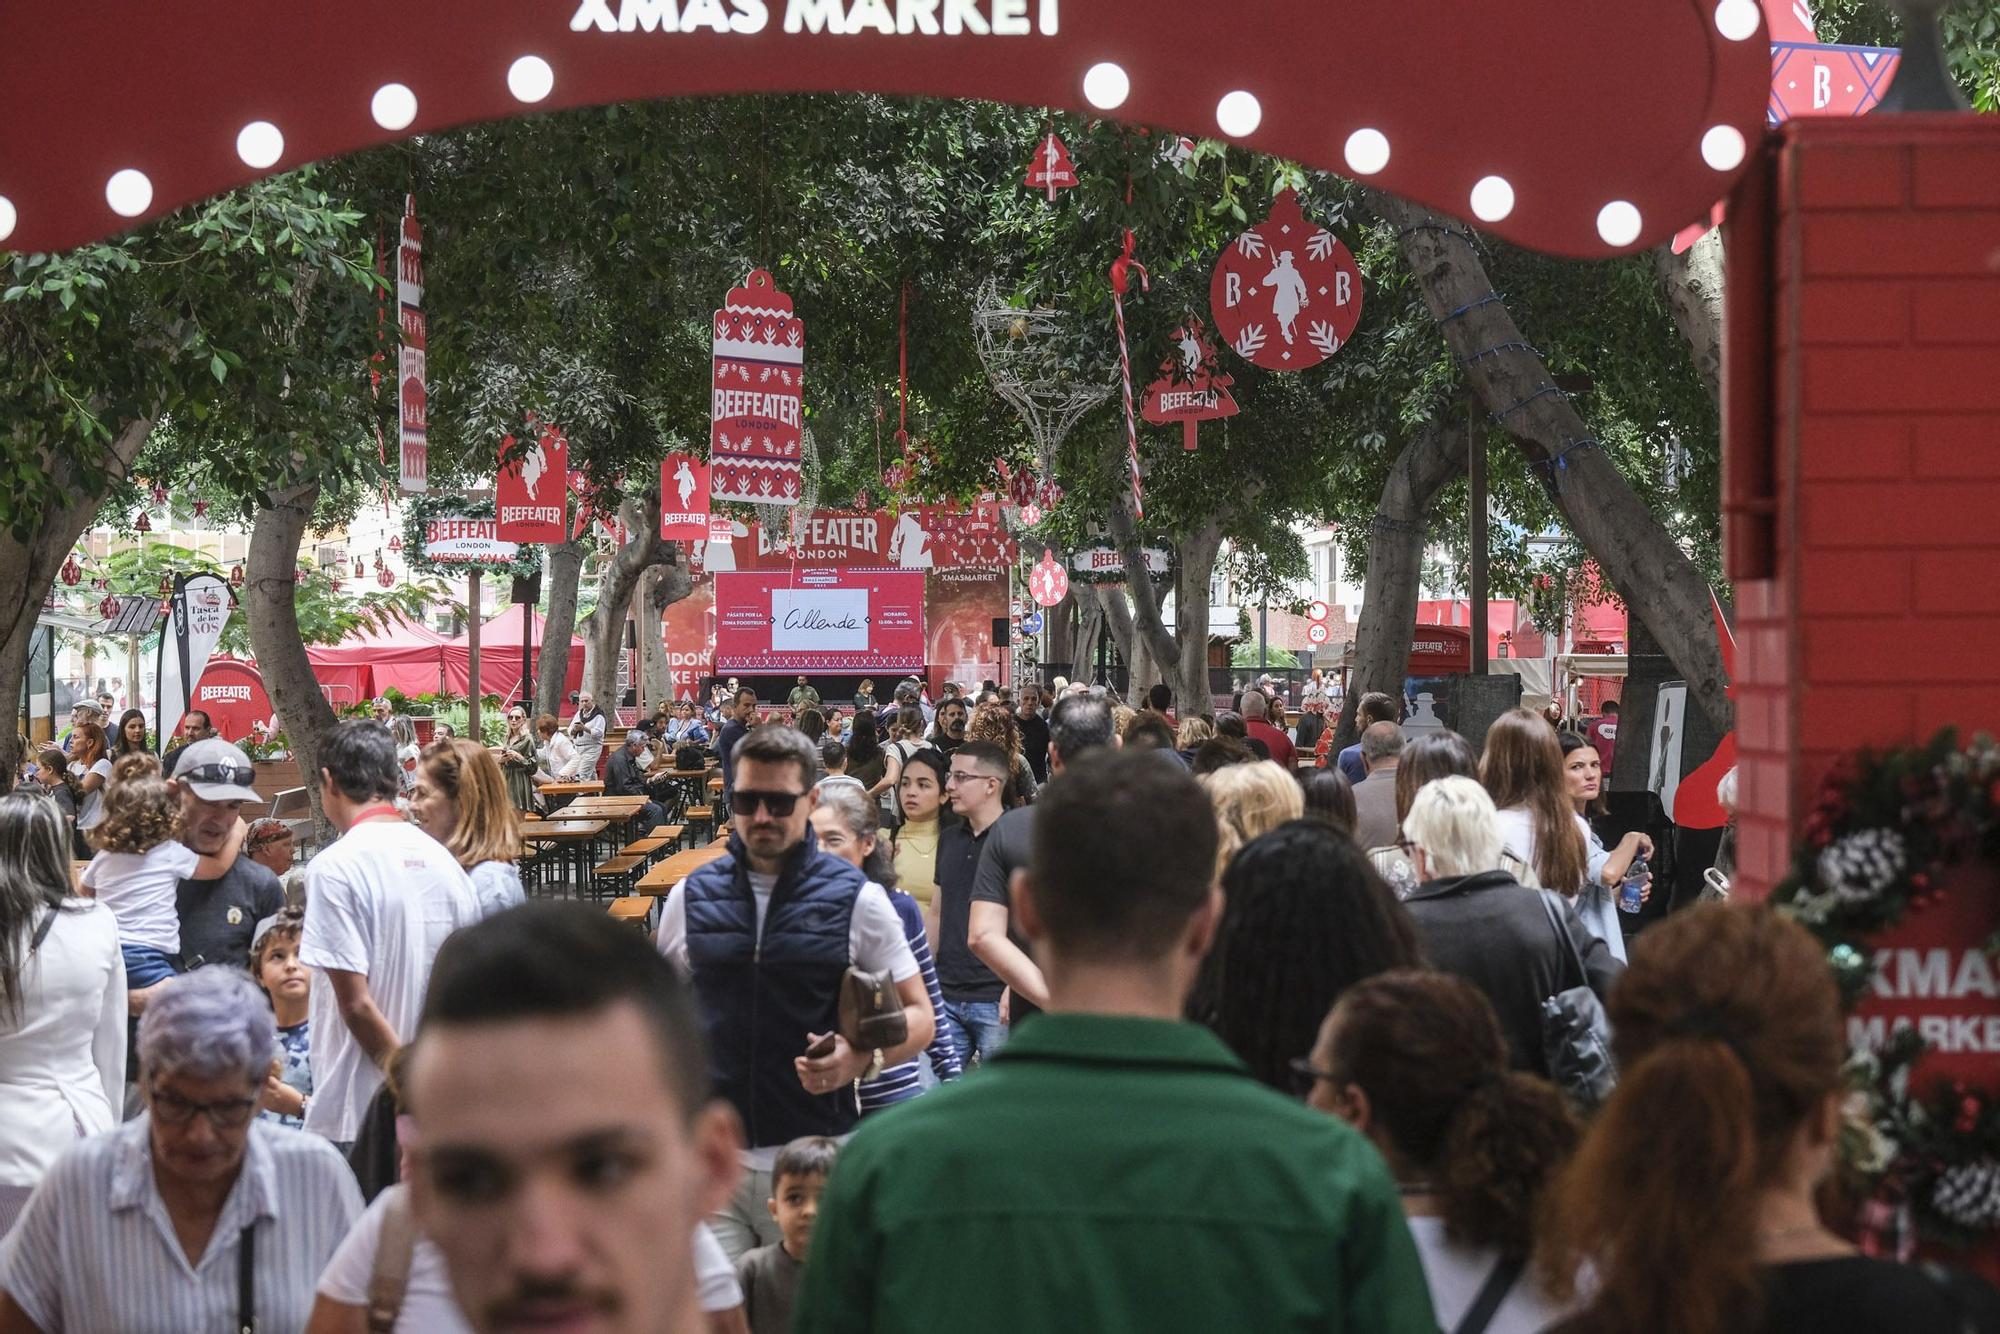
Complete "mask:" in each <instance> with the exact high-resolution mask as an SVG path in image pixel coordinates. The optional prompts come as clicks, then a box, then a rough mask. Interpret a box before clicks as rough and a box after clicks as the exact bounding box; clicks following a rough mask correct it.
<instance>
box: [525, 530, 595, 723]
mask: <svg viewBox="0 0 2000 1334" xmlns="http://www.w3.org/2000/svg"><path fill="white" fill-rule="evenodd" d="M583 555H584V544H583V543H582V542H562V543H558V544H557V545H555V546H552V547H550V548H549V563H548V587H549V614H548V619H547V620H545V621H543V622H542V652H541V661H540V662H539V663H538V664H537V665H536V670H535V712H536V713H537V714H544V713H546V714H552V715H554V716H555V717H557V718H560V717H562V716H563V713H564V708H563V705H564V702H565V701H564V699H563V696H564V695H565V694H566V693H567V692H568V688H569V686H568V683H569V641H570V640H571V638H573V637H574V636H575V634H576V586H577V584H578V583H580V582H581V581H582V579H583Z"/></svg>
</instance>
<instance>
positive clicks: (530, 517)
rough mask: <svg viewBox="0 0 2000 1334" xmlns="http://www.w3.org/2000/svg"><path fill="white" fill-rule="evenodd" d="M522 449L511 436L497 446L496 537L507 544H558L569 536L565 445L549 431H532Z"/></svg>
mask: <svg viewBox="0 0 2000 1334" xmlns="http://www.w3.org/2000/svg"><path fill="white" fill-rule="evenodd" d="M529 425H530V428H531V429H533V430H535V432H536V435H535V438H534V439H533V440H531V441H529V442H528V444H527V446H526V448H522V447H521V446H520V445H519V444H517V443H516V441H515V439H514V437H513V436H511V435H510V436H507V437H506V438H505V439H503V440H502V441H501V442H500V471H499V473H498V474H497V475H496V476H495V478H494V487H493V492H494V496H493V504H494V508H495V511H496V513H497V515H498V532H499V536H500V538H501V539H502V540H503V541H507V542H561V541H562V540H563V538H564V537H566V536H567V535H568V532H569V529H568V526H567V525H566V524H565V522H564V520H565V518H566V514H565V509H566V506H567V504H568V499H569V497H568V489H569V488H568V481H569V440H568V438H567V437H565V436H564V435H563V433H562V432H561V431H559V430H557V429H556V428H555V427H553V426H546V425H544V426H539V427H536V426H535V425H534V424H533V423H532V422H531V423H529Z"/></svg>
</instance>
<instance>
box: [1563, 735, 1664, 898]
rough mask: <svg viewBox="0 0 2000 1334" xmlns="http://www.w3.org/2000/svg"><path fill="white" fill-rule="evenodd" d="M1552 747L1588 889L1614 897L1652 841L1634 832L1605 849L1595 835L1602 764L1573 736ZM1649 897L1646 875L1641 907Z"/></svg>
mask: <svg viewBox="0 0 2000 1334" xmlns="http://www.w3.org/2000/svg"><path fill="white" fill-rule="evenodd" d="M1556 744H1557V745H1558V746H1560V747H1562V761H1563V782H1564V783H1565V784H1566V785H1567V794H1568V796H1569V800H1570V805H1571V806H1573V807H1574V808H1575V810H1576V813H1577V816H1578V818H1579V819H1581V820H1582V821H1583V837H1584V842H1585V855H1584V865H1585V866H1586V868H1587V871H1586V874H1587V876H1588V878H1589V881H1590V883H1591V885H1592V886H1596V885H1602V886H1604V889H1605V892H1606V893H1607V894H1610V895H1614V896H1615V895H1616V894H1617V892H1618V886H1619V884H1620V883H1621V882H1622V881H1623V880H1624V879H1625V873H1626V872H1627V871H1630V870H1631V869H1632V863H1633V862H1634V861H1636V860H1638V859H1639V858H1640V857H1646V858H1651V857H1652V855H1653V840H1652V839H1651V838H1649V837H1647V836H1646V834H1645V833H1644V832H1643V831H1641V830H1637V829H1634V830H1632V831H1631V832H1630V833H1628V834H1626V835H1625V837H1623V838H1621V839H1619V840H1618V846H1617V847H1615V848H1609V849H1607V848H1606V847H1605V846H1604V840H1603V839H1602V838H1601V837H1599V835H1598V832H1597V821H1598V820H1599V819H1601V818H1602V817H1603V816H1604V813H1605V802H1604V761H1603V760H1602V759H1601V758H1600V757H1599V756H1598V754H1597V747H1595V746H1593V745H1591V744H1590V743H1589V742H1588V741H1585V740H1584V739H1583V738H1582V737H1580V736H1578V735H1577V734H1576V733H1574V732H1563V733H1561V734H1560V735H1558V736H1557V737H1556ZM1652 894H1653V876H1652V872H1651V871H1647V872H1646V875H1645V884H1644V887H1643V888H1642V889H1641V890H1640V891H1639V901H1640V902H1641V903H1644V902H1645V901H1646V900H1647V899H1649V898H1651V897H1652Z"/></svg>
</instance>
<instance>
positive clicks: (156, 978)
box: [118, 945, 180, 990]
mask: <svg viewBox="0 0 2000 1334" xmlns="http://www.w3.org/2000/svg"><path fill="white" fill-rule="evenodd" d="M118 952H119V953H120V954H122V955H124V956H125V985H126V986H127V987H129V988H131V989H133V990H137V989H138V988H140V987H150V986H152V985H153V984H154V983H155V982H164V981H166V980H167V979H168V978H170V977H172V976H174V975H175V974H176V973H178V972H180V969H178V968H176V967H174V963H173V960H172V959H169V958H168V957H167V956H166V953H165V952H164V951H162V950H157V949H154V948H152V947H151V946H149V945H120V946H119V947H118Z"/></svg>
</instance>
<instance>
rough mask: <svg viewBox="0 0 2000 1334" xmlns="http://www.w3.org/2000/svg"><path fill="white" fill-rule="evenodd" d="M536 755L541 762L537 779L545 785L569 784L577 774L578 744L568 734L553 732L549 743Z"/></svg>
mask: <svg viewBox="0 0 2000 1334" xmlns="http://www.w3.org/2000/svg"><path fill="white" fill-rule="evenodd" d="M535 755H536V757H537V758H538V759H539V760H540V761H541V767H540V769H539V771H538V772H537V773H536V774H535V777H537V778H539V779H541V780H542V781H543V782H545V783H553V782H567V781H568V780H569V779H570V778H571V777H572V776H574V775H575V773H576V742H574V741H571V740H570V739H569V733H567V732H551V733H550V734H549V743H548V744H547V745H546V746H543V747H542V748H541V749H539V750H537V751H536V752H535Z"/></svg>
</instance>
